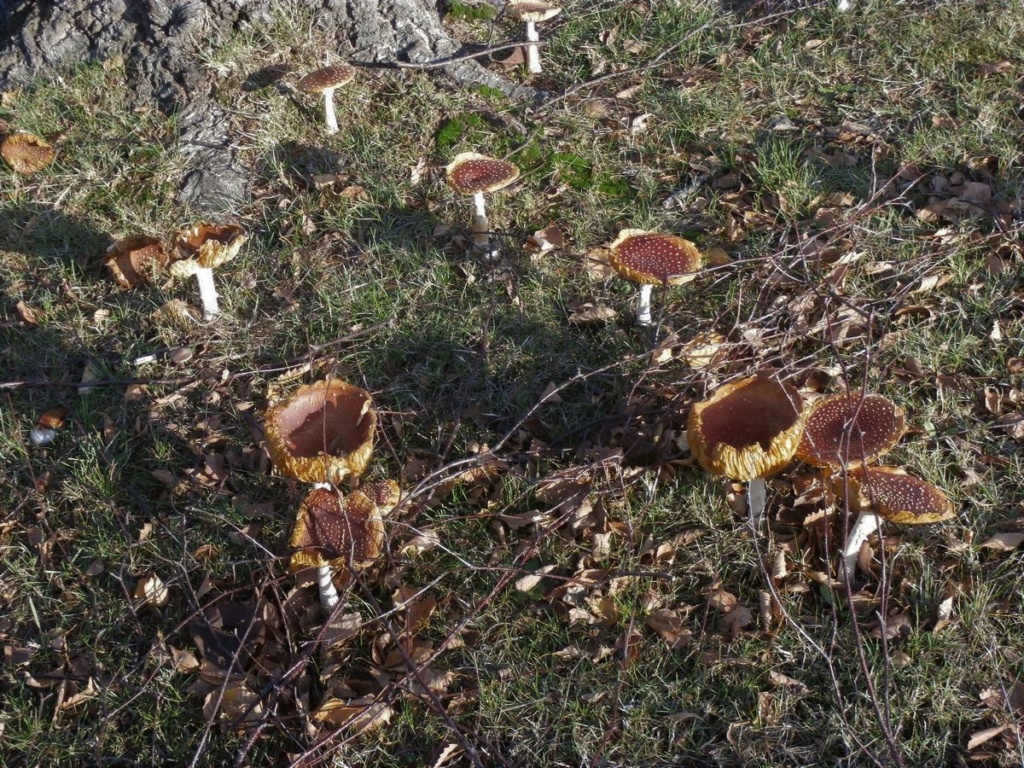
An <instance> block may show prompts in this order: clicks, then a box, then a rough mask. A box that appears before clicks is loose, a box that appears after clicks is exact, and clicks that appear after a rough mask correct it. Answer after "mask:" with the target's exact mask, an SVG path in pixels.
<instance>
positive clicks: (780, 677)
mask: <svg viewBox="0 0 1024 768" xmlns="http://www.w3.org/2000/svg"><path fill="white" fill-rule="evenodd" d="M768 679H769V680H770V681H771V683H772V685H774V686H776V687H778V688H793V689H795V690H798V691H800V692H801V693H803V692H804V691H808V690H810V689H809V688H808V687H807V686H806V685H804V684H803V683H801V682H800V681H799V680H797V679H795V678H792V677H790V676H789V675H784V674H782V673H781V672H775V671H771V672H769V673H768Z"/></svg>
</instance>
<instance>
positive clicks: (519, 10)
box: [505, 0, 562, 75]
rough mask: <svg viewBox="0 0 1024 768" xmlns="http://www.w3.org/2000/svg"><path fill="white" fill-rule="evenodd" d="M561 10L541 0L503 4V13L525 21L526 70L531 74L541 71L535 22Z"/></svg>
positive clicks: (515, 0) (550, 17)
mask: <svg viewBox="0 0 1024 768" xmlns="http://www.w3.org/2000/svg"><path fill="white" fill-rule="evenodd" d="M561 12H562V9H561V8H560V7H559V6H557V5H552V4H551V3H545V2H542V0H509V2H508V3H507V4H506V5H505V13H507V14H508V15H509V16H511V17H512V18H513V19H516V20H517V21H524V22H526V39H527V41H528V42H527V45H526V70H527V71H528V72H530V73H531V74H534V75H539V74H540V73H541V66H540V47H539V46H538V45H536V44H537V43H539V42H540V34H539V33H538V32H537V23H538V22H541V21H547V20H548V19H553V18H554V17H555V16H557V15H558V14H560V13H561Z"/></svg>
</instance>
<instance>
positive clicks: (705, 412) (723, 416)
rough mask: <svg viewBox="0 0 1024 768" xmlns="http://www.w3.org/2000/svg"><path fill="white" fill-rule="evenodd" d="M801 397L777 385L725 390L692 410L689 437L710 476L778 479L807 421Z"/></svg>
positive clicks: (736, 385)
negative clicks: (803, 419) (777, 474)
mask: <svg viewBox="0 0 1024 768" xmlns="http://www.w3.org/2000/svg"><path fill="white" fill-rule="evenodd" d="M802 407H803V403H802V401H801V399H800V393H799V392H797V391H796V389H795V388H794V387H792V386H790V385H788V384H782V383H780V382H778V381H775V380H774V379H767V378H760V377H754V378H749V379H741V380H740V381H734V382H732V383H730V384H726V385H724V386H722V387H719V388H718V389H717V390H715V392H714V394H712V396H711V397H710V398H709V399H707V400H704V401H703V402H700V403H696V404H695V405H694V406H693V408H692V409H691V410H690V418H689V421H688V423H687V427H686V437H687V440H688V441H689V443H690V450H691V451H693V455H694V457H696V459H697V461H699V462H700V464H701V466H702V467H704V468H705V469H706V470H708V471H709V472H713V473H715V474H717V475H723V476H725V477H730V478H733V479H734V480H743V481H747V482H749V481H750V480H754V479H757V478H764V477H768V476H770V475H773V474H775V473H776V472H778V471H780V470H781V469H782V468H783V467H785V466H786V465H787V464H788V463H789V462H790V460H791V459H792V458H793V452H794V451H795V450H796V447H797V445H798V444H799V442H800V435H801V433H802V431H803V421H802V419H801V418H800V412H801V409H802Z"/></svg>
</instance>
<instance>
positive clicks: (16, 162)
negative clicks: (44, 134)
mask: <svg viewBox="0 0 1024 768" xmlns="http://www.w3.org/2000/svg"><path fill="white" fill-rule="evenodd" d="M0 155H3V158H4V160H5V161H6V163H7V164H8V165H9V166H11V168H12V169H13V170H15V171H17V172H18V173H24V174H29V173H35V172H36V171H41V170H42V169H43V168H45V167H46V166H48V165H49V164H50V163H51V162H53V147H51V146H50V145H49V144H48V143H47V142H46V141H45V140H44V139H42V138H41V137H39V136H36V135H35V134H34V133H29V132H27V131H15V132H14V133H12V134H9V135H8V136H7V137H6V138H5V139H4V140H3V143H0Z"/></svg>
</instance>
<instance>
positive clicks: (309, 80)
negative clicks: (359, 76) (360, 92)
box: [295, 64, 356, 93]
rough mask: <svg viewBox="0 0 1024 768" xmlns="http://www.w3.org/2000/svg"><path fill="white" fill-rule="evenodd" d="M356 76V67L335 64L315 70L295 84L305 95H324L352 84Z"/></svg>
mask: <svg viewBox="0 0 1024 768" xmlns="http://www.w3.org/2000/svg"><path fill="white" fill-rule="evenodd" d="M355 76H356V70H355V68H354V67H350V66H348V65H347V64H335V65H333V66H330V67H322V68H321V69H317V70H314V71H312V72H310V73H309V74H308V75H306V76H305V77H303V78H302V79H301V80H299V82H297V83H296V84H295V87H296V88H298V89H299V90H300V91H302V92H303V93H323V92H324V91H326V90H328V89H330V88H340V87H341V86H343V85H346V84H348V83H349V82H351V80H352V78H353V77H355Z"/></svg>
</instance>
